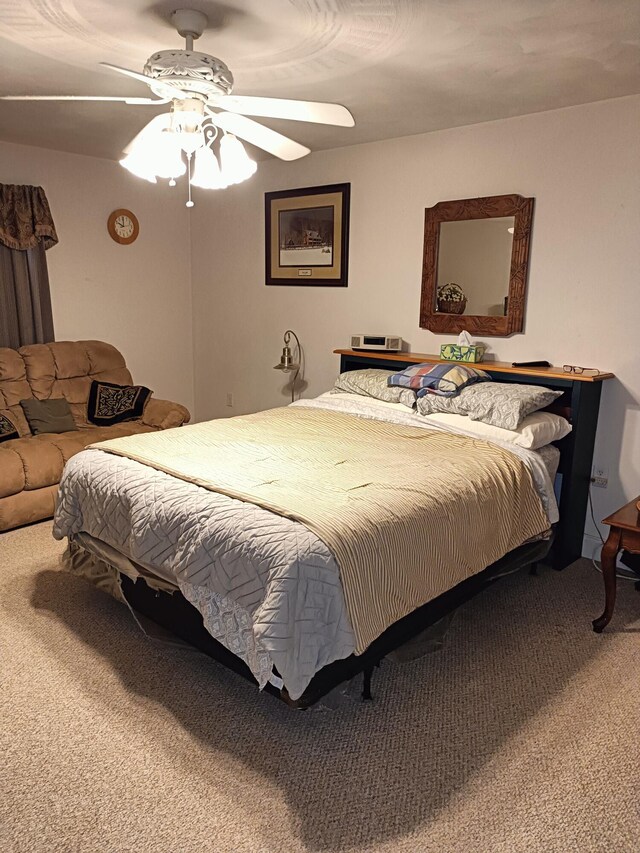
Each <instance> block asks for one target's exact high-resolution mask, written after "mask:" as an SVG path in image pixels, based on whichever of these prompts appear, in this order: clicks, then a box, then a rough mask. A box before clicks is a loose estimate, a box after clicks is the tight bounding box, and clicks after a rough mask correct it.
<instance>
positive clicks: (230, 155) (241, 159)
mask: <svg viewBox="0 0 640 853" xmlns="http://www.w3.org/2000/svg"><path fill="white" fill-rule="evenodd" d="M220 161H221V163H222V178H223V180H224V181H225V183H226V184H227V185H228V184H239V183H241V182H242V181H246V180H247V178H250V177H251V176H252V175H253V174H254V173H255V171H256V169H257V168H258V166H257V164H256V162H255V161H254V160H252V159H251V157H249V155H248V154H247V152H246V151H245V149H244V145H243V144H242V142H240V140H239V139H236V137H235V136H233V134H231V133H225V135H224V136H223V137H222V139H221V140H220Z"/></svg>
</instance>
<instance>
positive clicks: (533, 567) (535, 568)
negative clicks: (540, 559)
mask: <svg viewBox="0 0 640 853" xmlns="http://www.w3.org/2000/svg"><path fill="white" fill-rule="evenodd" d="M529 574H530V575H537V574H538V564H537V563H531V565H530V566H529Z"/></svg>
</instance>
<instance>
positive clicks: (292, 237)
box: [264, 184, 351, 287]
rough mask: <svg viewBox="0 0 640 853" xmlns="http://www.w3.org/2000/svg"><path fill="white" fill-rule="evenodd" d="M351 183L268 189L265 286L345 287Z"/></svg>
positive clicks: (265, 198)
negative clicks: (269, 191) (292, 188)
mask: <svg viewBox="0 0 640 853" xmlns="http://www.w3.org/2000/svg"><path fill="white" fill-rule="evenodd" d="M350 193H351V184H329V185H327V186H324V187H304V188H302V189H295V190H281V191H280V192H275V193H265V194H264V202H265V229H266V233H265V260H266V270H265V272H266V284H288V285H307V286H310V287H314V286H315V287H346V286H347V271H348V263H349V200H350Z"/></svg>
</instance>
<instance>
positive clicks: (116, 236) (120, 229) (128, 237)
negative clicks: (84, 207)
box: [107, 207, 140, 245]
mask: <svg viewBox="0 0 640 853" xmlns="http://www.w3.org/2000/svg"><path fill="white" fill-rule="evenodd" d="M107 231H108V232H109V235H110V237H111V239H112V240H115V241H116V243H122V244H123V245H127V243H133V241H134V240H135V239H136V238H137V236H138V234H139V233H140V224H139V223H138V220H137V219H136V217H135V214H133V213H131V211H130V210H127V209H126V208H124V207H121V208H118V210H114V211H113V213H112V214H111V216H110V217H109V221H108V222H107Z"/></svg>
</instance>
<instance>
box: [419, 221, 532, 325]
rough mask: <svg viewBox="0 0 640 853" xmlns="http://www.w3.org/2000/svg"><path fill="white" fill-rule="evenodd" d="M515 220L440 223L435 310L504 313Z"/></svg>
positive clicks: (488, 314)
mask: <svg viewBox="0 0 640 853" xmlns="http://www.w3.org/2000/svg"><path fill="white" fill-rule="evenodd" d="M514 223H515V217H514V216H500V217H493V218H491V219H462V220H457V221H453V222H440V234H439V243H438V268H437V282H436V283H437V290H436V296H435V302H436V304H435V306H434V307H435V310H436V311H437V312H438V313H441V314H469V315H484V316H492V317H503V316H505V315H506V314H507V310H508V304H507V302H508V294H509V280H510V273H511V252H512V248H513V231H514Z"/></svg>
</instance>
